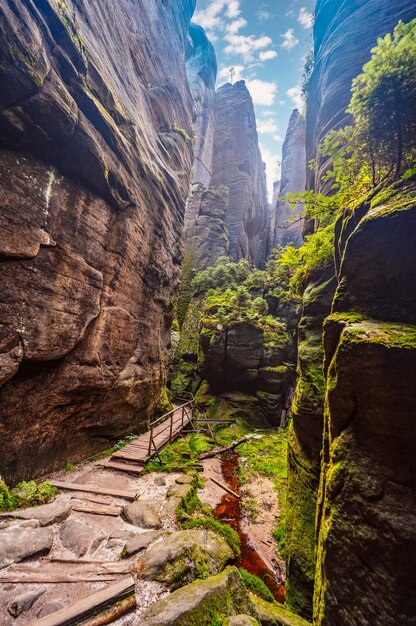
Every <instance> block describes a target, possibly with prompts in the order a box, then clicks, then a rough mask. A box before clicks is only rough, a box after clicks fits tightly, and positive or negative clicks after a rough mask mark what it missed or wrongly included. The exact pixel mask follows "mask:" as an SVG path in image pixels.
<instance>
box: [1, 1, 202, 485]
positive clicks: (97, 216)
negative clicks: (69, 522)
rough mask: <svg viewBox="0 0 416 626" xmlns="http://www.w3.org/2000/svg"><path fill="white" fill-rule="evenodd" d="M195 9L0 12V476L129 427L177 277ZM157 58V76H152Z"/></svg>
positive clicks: (151, 392) (144, 394) (12, 6)
mask: <svg viewBox="0 0 416 626" xmlns="http://www.w3.org/2000/svg"><path fill="white" fill-rule="evenodd" d="M194 5H195V0H179V1H175V2H173V1H171V0H169V1H168V2H164V3H161V2H158V1H156V0H146V1H144V0H143V1H142V0H136V1H135V2H134V3H131V2H112V1H110V0H99V1H98V0H85V1H84V2H82V3H80V2H76V1H75V0H74V1H71V0H68V1H67V2H65V3H62V2H56V1H55V0H49V1H48V0H44V1H42V2H40V1H39V2H37V1H36V2H30V3H27V2H23V1H21V0H13V2H12V1H11V0H10V1H8V0H6V1H5V2H4V3H2V7H1V10H0V19H1V21H0V31H1V44H0V46H1V62H0V81H1V84H2V87H3V90H2V94H1V97H0V128H1V137H2V140H1V145H0V185H1V193H0V196H1V207H0V221H1V228H0V255H1V256H0V259H1V269H0V276H1V279H0V280H1V286H0V371H1V375H0V384H1V385H2V386H1V389H0V406H1V411H0V433H1V437H2V441H3V444H4V445H3V448H2V454H1V461H0V473H1V474H2V475H3V476H4V477H5V478H6V479H7V480H10V481H14V480H17V479H21V478H26V477H28V476H34V475H36V473H37V472H38V471H39V470H40V468H42V471H45V470H47V469H52V468H54V467H57V466H59V465H60V464H62V462H63V461H64V460H66V459H79V458H81V457H82V456H85V455H86V454H87V453H88V452H91V451H94V450H97V449H100V448H102V447H105V444H106V442H107V441H109V440H114V439H115V438H117V437H118V436H120V435H121V434H124V433H125V432H128V431H129V430H136V431H137V430H138V429H140V428H145V423H146V419H147V416H148V414H149V412H150V411H151V410H153V407H154V406H155V404H156V403H157V400H158V396H159V391H160V388H161V386H162V385H163V384H164V376H165V374H164V362H165V360H166V357H167V345H168V341H169V340H168V328H169V326H170V320H171V315H172V303H171V300H172V296H173V293H174V291H175V289H176V286H177V284H178V280H179V277H180V262H181V257H182V253H181V242H180V240H181V231H182V223H183V214H184V202H185V198H186V194H187V192H188V188H189V182H190V173H191V165H192V143H191V142H190V141H189V140H188V139H187V138H186V136H185V135H184V134H183V133H181V132H177V131H176V130H175V128H183V129H185V130H186V131H187V133H189V134H192V107H193V104H192V99H191V95H190V92H189V89H188V83H187V79H186V72H185V46H186V40H187V31H188V25H189V21H190V19H191V16H192V13H193V10H194V8H195V7H194ZM155 58H157V59H158V62H157V63H154V59H155Z"/></svg>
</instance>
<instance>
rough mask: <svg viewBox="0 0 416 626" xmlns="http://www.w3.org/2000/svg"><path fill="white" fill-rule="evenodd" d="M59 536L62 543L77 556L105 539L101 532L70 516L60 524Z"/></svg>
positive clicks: (95, 546) (94, 547)
mask: <svg viewBox="0 0 416 626" xmlns="http://www.w3.org/2000/svg"><path fill="white" fill-rule="evenodd" d="M59 537H60V539H61V542H62V545H63V546H64V547H65V548H67V549H68V550H71V552H74V553H75V554H76V556H77V557H78V558H79V557H81V556H84V554H85V553H86V552H88V550H91V551H94V550H95V549H96V548H97V547H98V545H99V543H100V542H101V541H103V540H104V539H105V535H104V534H103V533H102V532H100V531H97V530H96V529H95V528H93V527H92V526H88V525H87V524H84V522H80V521H78V520H76V519H72V518H69V519H68V520H66V522H64V523H63V524H62V526H61V529H60V531H59Z"/></svg>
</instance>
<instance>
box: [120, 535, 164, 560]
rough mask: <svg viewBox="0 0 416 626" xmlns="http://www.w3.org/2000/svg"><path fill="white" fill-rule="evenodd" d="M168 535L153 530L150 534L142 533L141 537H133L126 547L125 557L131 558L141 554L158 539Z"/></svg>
mask: <svg viewBox="0 0 416 626" xmlns="http://www.w3.org/2000/svg"><path fill="white" fill-rule="evenodd" d="M166 535H168V533H164V532H163V531H160V530H151V531H150V532H146V533H140V535H136V534H134V535H131V536H130V537H129V539H128V540H127V543H126V545H125V548H124V556H131V555H132V554H136V552H141V551H142V550H145V549H146V548H147V547H148V546H150V544H152V543H153V542H154V541H156V539H159V537H162V536H166Z"/></svg>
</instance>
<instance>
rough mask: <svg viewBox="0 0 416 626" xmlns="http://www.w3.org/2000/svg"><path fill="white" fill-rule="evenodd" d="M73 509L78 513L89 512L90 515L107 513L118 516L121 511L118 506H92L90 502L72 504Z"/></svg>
mask: <svg viewBox="0 0 416 626" xmlns="http://www.w3.org/2000/svg"><path fill="white" fill-rule="evenodd" d="M72 510H73V511H78V512H79V513H91V514H92V515H109V516H111V517H118V516H119V515H120V513H121V507H120V506H94V505H92V504H74V506H73V507H72Z"/></svg>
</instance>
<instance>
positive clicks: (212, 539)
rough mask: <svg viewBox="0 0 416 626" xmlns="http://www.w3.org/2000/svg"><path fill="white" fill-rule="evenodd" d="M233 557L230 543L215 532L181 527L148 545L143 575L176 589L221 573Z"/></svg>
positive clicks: (141, 561) (141, 560) (140, 564)
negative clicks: (198, 579) (181, 528)
mask: <svg viewBox="0 0 416 626" xmlns="http://www.w3.org/2000/svg"><path fill="white" fill-rule="evenodd" d="M232 558H233V552H232V550H231V548H230V546H229V545H228V543H227V542H226V541H225V539H223V538H222V537H220V535H217V534H216V533H214V532H213V531H211V530H205V529H194V530H179V531H177V532H174V533H171V535H169V536H168V537H165V538H164V539H163V541H157V542H156V543H153V544H152V545H151V546H150V547H149V548H147V550H146V552H144V553H143V554H142V555H141V557H140V561H139V567H140V568H141V573H140V575H141V577H142V578H145V579H147V580H157V581H159V582H163V583H165V584H167V585H169V587H171V588H173V589H176V588H177V587H181V586H182V585H185V584H187V583H189V582H192V581H193V580H195V579H196V578H206V577H207V576H212V575H213V574H218V573H219V572H221V571H222V569H223V568H224V566H225V565H226V563H227V562H228V561H231V559H232Z"/></svg>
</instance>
